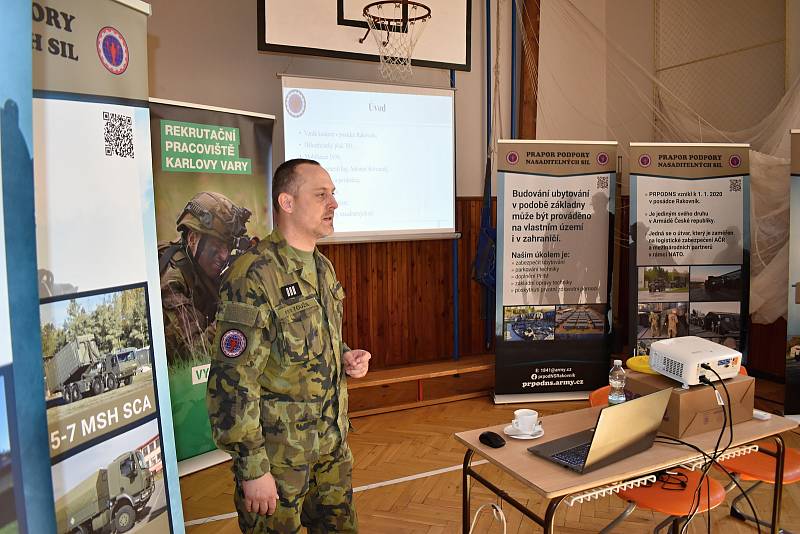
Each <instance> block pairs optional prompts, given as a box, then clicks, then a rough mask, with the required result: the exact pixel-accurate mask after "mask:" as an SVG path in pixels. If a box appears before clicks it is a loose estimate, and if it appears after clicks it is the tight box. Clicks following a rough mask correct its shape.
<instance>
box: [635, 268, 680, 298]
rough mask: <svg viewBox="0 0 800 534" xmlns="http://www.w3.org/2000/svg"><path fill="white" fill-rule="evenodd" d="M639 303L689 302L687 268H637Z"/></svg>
mask: <svg viewBox="0 0 800 534" xmlns="http://www.w3.org/2000/svg"><path fill="white" fill-rule="evenodd" d="M638 287H639V291H638V299H639V302H676V301H684V300H689V267H685V266H679V265H671V266H660V265H655V266H652V267H639V269H638Z"/></svg>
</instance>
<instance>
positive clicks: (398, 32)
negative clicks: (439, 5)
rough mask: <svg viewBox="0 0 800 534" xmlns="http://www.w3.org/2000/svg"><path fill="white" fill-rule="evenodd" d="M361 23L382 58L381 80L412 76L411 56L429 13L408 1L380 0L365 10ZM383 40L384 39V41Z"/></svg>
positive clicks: (363, 38)
mask: <svg viewBox="0 0 800 534" xmlns="http://www.w3.org/2000/svg"><path fill="white" fill-rule="evenodd" d="M363 15H364V19H365V20H366V21H367V25H368V29H367V33H365V34H364V37H362V38H361V39H359V40H358V42H359V43H363V42H364V40H366V38H367V35H369V32H372V35H373V37H374V38H375V44H377V45H378V51H379V52H380V57H381V76H383V78H384V79H388V80H403V79H406V78H408V77H409V76H411V52H412V51H413V50H414V46H415V45H416V44H417V40H418V39H419V38H420V36H421V35H422V32H423V31H424V30H425V23H426V22H428V20H429V19H430V18H431V9H430V8H429V7H428V6H426V5H424V4H421V3H419V2H412V1H411V0H382V1H380V2H373V3H371V4H367V5H366V6H365V7H364V12H363ZM384 37H385V38H384Z"/></svg>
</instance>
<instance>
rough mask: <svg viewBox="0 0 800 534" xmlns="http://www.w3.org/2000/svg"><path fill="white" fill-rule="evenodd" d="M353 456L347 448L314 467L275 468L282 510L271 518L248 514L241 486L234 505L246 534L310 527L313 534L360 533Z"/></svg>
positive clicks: (287, 533)
mask: <svg viewBox="0 0 800 534" xmlns="http://www.w3.org/2000/svg"><path fill="white" fill-rule="evenodd" d="M352 473H353V456H352V454H351V453H350V448H349V447H347V445H346V444H345V445H343V446H342V447H340V448H339V449H338V450H337V452H336V454H324V455H322V456H320V459H319V461H317V462H315V463H314V464H311V465H300V466H297V467H273V470H272V475H273V476H274V477H275V484H276V485H277V487H278V495H280V499H279V500H278V506H277V507H276V508H275V513H273V514H272V515H271V516H263V515H258V514H254V513H250V512H248V511H247V508H246V507H245V503H244V496H243V495H242V490H241V486H240V485H239V484H236V490H235V492H234V497H233V499H234V503H235V504H236V510H237V511H238V512H239V528H240V529H241V530H242V532H246V533H270V534H271V533H276V534H278V533H280V534H294V533H299V532H300V531H301V527H303V526H304V527H307V528H308V533H309V534H322V533H326V532H358V519H357V517H356V513H355V507H354V506H353V482H352Z"/></svg>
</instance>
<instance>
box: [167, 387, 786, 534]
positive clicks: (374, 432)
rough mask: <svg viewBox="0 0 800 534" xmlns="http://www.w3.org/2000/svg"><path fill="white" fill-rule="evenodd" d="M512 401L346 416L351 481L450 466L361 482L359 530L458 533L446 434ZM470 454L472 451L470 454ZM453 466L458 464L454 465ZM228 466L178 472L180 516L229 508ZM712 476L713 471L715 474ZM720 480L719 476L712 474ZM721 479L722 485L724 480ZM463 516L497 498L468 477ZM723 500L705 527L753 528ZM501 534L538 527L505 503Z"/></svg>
mask: <svg viewBox="0 0 800 534" xmlns="http://www.w3.org/2000/svg"><path fill="white" fill-rule="evenodd" d="M529 406H530V407H534V408H535V409H537V410H539V412H540V414H541V415H542V416H543V417H544V422H545V427H546V424H547V416H548V415H549V414H553V413H559V412H563V411H567V410H572V409H577V408H583V407H585V406H586V403H585V402H557V403H538V404H531V405H529ZM519 407H520V405H505V406H503V405H501V406H497V405H494V404H493V403H492V401H491V400H490V399H489V398H488V397H484V398H477V399H469V400H464V401H459V402H453V403H449V404H440V405H435V406H428V407H424V408H417V409H413V410H406V411H402V412H394V413H386V414H380V415H373V416H369V417H361V418H357V419H354V420H353V426H354V432H353V433H352V434H351V435H350V446H351V448H352V450H353V454H354V456H355V468H354V473H353V485H354V487H356V489H357V490H358V488H360V487H363V486H367V485H371V484H378V483H381V482H385V481H390V480H394V479H398V478H402V477H409V476H413V475H418V474H420V473H426V472H429V471H434V470H441V469H443V468H449V467H454V469H453V470H452V471H449V472H444V473H441V474H436V475H433V476H427V477H423V478H417V479H414V480H410V481H406V482H400V483H396V484H391V485H385V486H381V487H375V488H370V489H363V490H361V491H357V493H356V494H355V501H356V506H357V509H358V514H359V522H360V527H361V532H364V533H365V534H372V533H378V534H382V533H392V534H394V533H402V534H405V533H408V534H412V533H413V534H417V533H419V534H423V533H428V534H434V533H456V532H460V528H461V470H460V465H461V463H462V461H463V458H464V448H463V446H461V445H460V444H459V443H457V442H456V441H455V439H454V438H453V433H455V432H457V431H461V430H465V429H470V428H480V427H484V426H489V425H495V424H500V423H503V422H506V421H510V420H511V419H512V417H513V411H514V410H515V409H517V408H519ZM786 441H787V444H788V445H789V446H794V447H800V435H799V434H796V433H788V434H787V436H786ZM475 458H476V460H477V459H479V458H480V457H479V456H477V455H476V456H475ZM456 466H457V468H455V467H456ZM229 469H230V465H229V463H225V464H221V465H218V466H215V467H212V468H210V469H207V470H205V471H202V472H199V473H195V474H192V475H189V476H186V477H184V478H182V479H181V492H182V495H183V505H184V507H183V509H184V516H185V519H186V520H187V521H192V520H198V519H201V518H206V517H209V516H215V515H220V514H228V513H231V512H233V511H234V508H233V501H232V493H233V482H232V476H231V474H230V470H229ZM477 469H478V471H479V472H481V473H483V474H485V476H486V477H487V478H489V480H492V481H493V482H495V483H496V484H497V485H499V486H500V487H503V488H505V489H506V491H508V493H509V494H511V495H512V496H513V497H514V498H516V499H517V500H519V501H520V502H522V503H525V504H526V505H528V506H529V507H530V508H532V509H534V510H536V511H537V512H538V513H541V514H543V512H544V509H545V505H544V503H543V501H542V500H541V499H540V498H539V497H538V496H537V495H535V494H534V493H532V492H531V491H530V490H527V489H526V488H525V487H524V486H522V485H521V484H520V483H518V482H517V481H515V480H514V479H512V478H511V477H510V476H507V475H503V474H502V473H501V472H500V471H499V470H498V469H497V468H495V467H494V466H492V465H490V464H484V465H480V466H479V467H478V468H477ZM715 476H716V475H715ZM719 480H720V481H722V478H719ZM723 483H724V482H723ZM771 489H772V487H771V486H766V485H764V486H762V487H761V488H759V489H758V490H757V491H756V492H755V493H754V496H753V501H754V504H755V506H756V508H757V510H758V513H759V516H764V517H768V515H769V513H770V510H771V498H772V493H771ZM472 495H473V497H472V510H471V515H472V514H474V513H475V511H476V510H477V508H478V507H479V506H480V505H481V504H484V503H489V502H498V501H497V498H496V497H495V496H494V495H493V494H491V493H490V492H489V491H488V490H487V489H485V488H483V487H482V486H481V485H480V484H477V483H476V484H474V486H473V494H472ZM783 499H784V500H783V507H782V521H781V524H782V526H783V527H784V528H787V529H789V530H792V531H795V532H797V531H800V484H795V485H793V486H786V487H785V488H784V497H783ZM730 500H731V497H728V500H727V501H726V503H723V505H722V506H720V507H719V508H717V509H716V510H713V511H712V514H711V520H712V532H721V533H724V534H739V533H743V534H744V533H754V532H757V530H756V528H755V527H754V526H751V525H750V524H744V523H741V522H739V521H738V520H736V519H733V518H732V517H730V516H728V515H727V514H728V509H729V506H730ZM624 504H625V503H624V502H623V501H622V500H621V499H619V498H617V497H606V498H603V499H600V500H597V501H592V502H589V503H584V504H581V505H576V506H573V507H570V506H567V505H566V504H562V505H561V506H560V507H559V510H558V512H557V513H556V523H557V525H558V526H557V529H556V531H557V532H560V533H567V534H587V533H597V532H599V531H600V529H601V528H602V527H603V526H605V525H606V524H608V523H609V522H610V521H611V520H612V519H613V518H614V517H616V516H617V515H618V514H619V513H620V512H621V511H622V510H623V508H624ZM503 510H504V511H505V514H506V518H507V521H508V532H509V533H529V532H541V529H540V528H539V527H538V526H537V525H535V524H534V523H533V522H532V521H530V520H529V519H527V518H526V517H524V516H523V515H522V514H521V513H519V512H518V511H517V510H515V509H514V508H512V507H511V506H509V505H503ZM663 518H664V516H663V515H661V514H653V513H652V512H649V511H643V510H637V511H635V512H634V513H633V514H632V515H631V516H630V517H629V518H627V519H626V520H625V522H624V523H622V524H621V525H620V526H618V527H617V529H615V532H620V533H636V534H638V533H646V532H652V529H653V527H654V526H655V525H656V524H658V523H659V522H660V521H661V520H662V519H663ZM186 531H187V532H188V533H190V534H210V533H222V534H225V533H230V534H234V533H237V532H239V529H238V527H237V523H236V520H235V518H229V519H223V520H219V521H214V522H211V523H205V524H201V525H193V526H189V527H187V529H186ZM475 532H481V533H494V532H502V527H501V526H500V525H499V524H497V522H494V523H493V522H492V519H491V513H490V512H488V511H486V512H484V513H483V514H482V515H481V517H480V518H479V521H478V524H477V525H476V530H475ZM688 532H690V533H695V534H699V533H701V532H706V516H705V515H702V516H698V518H697V519H695V521H693V522H692V523H691V524H690V526H689V529H688Z"/></svg>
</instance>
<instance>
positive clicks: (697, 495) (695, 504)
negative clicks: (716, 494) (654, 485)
mask: <svg viewBox="0 0 800 534" xmlns="http://www.w3.org/2000/svg"><path fill="white" fill-rule="evenodd" d="M700 382H702V383H704V384H706V385H708V386H711V388H712V389H713V390H714V393H715V394H716V395H719V393H718V392H717V388H716V387H715V386H714V384H713V383H711V381H710V380H708V379H707V378H706V377H705V376H701V377H700ZM722 417H723V420H722V428H721V429H720V433H719V436H717V442H716V444H715V445H714V453H713V454H712V455H711V462H707V463H706V465H705V466H703V470H702V474H701V475H700V480H698V481H697V487H696V488H695V490H694V495H693V496H692V505H691V507H690V509H689V510H690V511H689V515H688V516H687V518H686V522H685V523H684V524H683V528H681V534H685V533H686V531H687V529H688V528H689V523H691V522H692V520H693V519H694V517H695V515H697V511H698V510H699V508H700V499H701V496H702V489H703V482H704V481H705V482H706V483H707V484H706V486H707V489H706V499H707V503H708V504H707V508H708V523H707V528H708V531H709V534H710V532H711V491H710V490H711V483H710V482H709V481H708V480H707V477H708V471H709V469H711V466H712V465H713V462H716V460H717V458H718V457H719V445H720V443H722V436H724V435H725V427H726V426H727V422H728V413H727V412H726V411H725V409H724V408H723V410H722Z"/></svg>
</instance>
